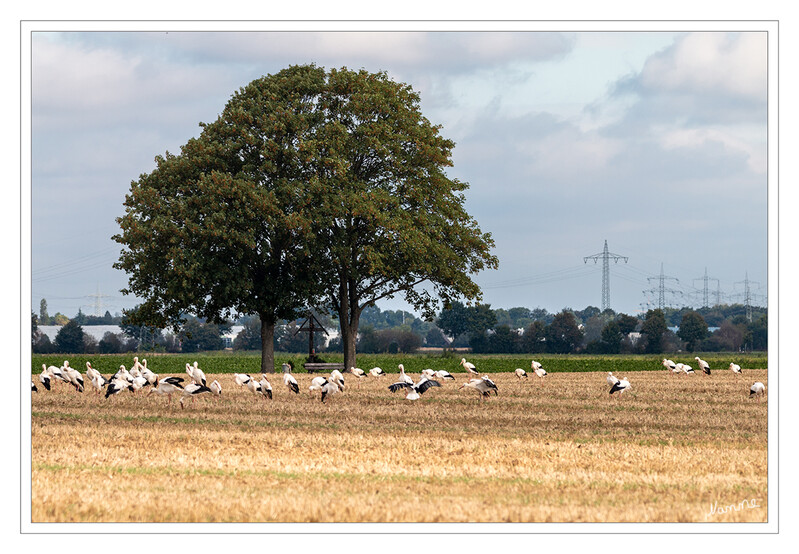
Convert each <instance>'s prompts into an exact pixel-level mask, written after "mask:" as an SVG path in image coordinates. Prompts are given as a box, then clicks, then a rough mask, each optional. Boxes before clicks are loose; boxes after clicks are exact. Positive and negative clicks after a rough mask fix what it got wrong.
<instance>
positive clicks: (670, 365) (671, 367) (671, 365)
mask: <svg viewBox="0 0 799 554" xmlns="http://www.w3.org/2000/svg"><path fill="white" fill-rule="evenodd" d="M660 363H661V364H662V365H663V367H665V368H666V371H670V372H671V374H672V375H674V374H675V373H679V372H680V370H679V369H678V368H677V364H675V363H674V362H673V361H671V360H669V359H667V358H663V361H662V362H660Z"/></svg>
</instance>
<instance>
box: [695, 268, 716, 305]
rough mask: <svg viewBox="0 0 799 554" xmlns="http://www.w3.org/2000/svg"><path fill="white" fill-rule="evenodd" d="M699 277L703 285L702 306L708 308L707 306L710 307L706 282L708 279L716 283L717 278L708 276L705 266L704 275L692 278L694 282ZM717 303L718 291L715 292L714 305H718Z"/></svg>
mask: <svg viewBox="0 0 799 554" xmlns="http://www.w3.org/2000/svg"><path fill="white" fill-rule="evenodd" d="M700 279H702V280H703V281H704V287H703V288H702V307H703V308H708V307H710V302H709V295H708V288H707V282H708V281H716V283H717V284H718V282H719V280H718V279H716V278H715V277H708V276H707V268H705V276H704V277H697V278H696V279H694V282H696V281H699V280H700ZM718 304H719V293H718V291H717V292H716V305H718Z"/></svg>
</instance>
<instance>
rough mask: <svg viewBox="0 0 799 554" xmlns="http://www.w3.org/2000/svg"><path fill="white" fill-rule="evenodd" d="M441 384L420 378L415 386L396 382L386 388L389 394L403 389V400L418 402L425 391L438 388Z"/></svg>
mask: <svg viewBox="0 0 799 554" xmlns="http://www.w3.org/2000/svg"><path fill="white" fill-rule="evenodd" d="M440 386H441V383H439V382H438V381H434V380H432V379H428V378H427V377H422V378H421V379H419V382H418V383H415V384H408V383H407V382H405V381H398V382H396V383H394V384H392V385H389V386H388V390H390V391H391V392H397V391H398V390H402V389H405V399H406V400H419V398H421V395H422V394H424V392H425V391H426V390H428V389H429V388H431V387H440Z"/></svg>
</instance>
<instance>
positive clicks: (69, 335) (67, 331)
mask: <svg viewBox="0 0 799 554" xmlns="http://www.w3.org/2000/svg"><path fill="white" fill-rule="evenodd" d="M54 344H55V347H56V351H57V352H62V353H64V354H80V353H82V352H83V327H81V326H80V325H78V323H77V322H75V321H70V322H68V323H66V324H65V325H64V326H63V327H61V329H59V330H58V334H57V335H56V336H55V341H54Z"/></svg>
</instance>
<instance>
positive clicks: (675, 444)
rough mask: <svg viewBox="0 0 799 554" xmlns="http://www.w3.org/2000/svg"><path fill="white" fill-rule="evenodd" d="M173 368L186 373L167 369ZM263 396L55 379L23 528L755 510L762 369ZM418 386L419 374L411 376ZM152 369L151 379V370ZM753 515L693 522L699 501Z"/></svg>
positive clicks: (763, 485)
mask: <svg viewBox="0 0 799 554" xmlns="http://www.w3.org/2000/svg"><path fill="white" fill-rule="evenodd" d="M183 376H184V377H185V374H184V375H183ZM295 376H296V378H297V379H298V381H299V382H300V386H301V393H300V394H299V395H294V394H291V393H290V392H289V391H288V390H287V389H286V388H285V387H284V386H283V384H282V379H281V376H280V375H275V376H273V378H271V381H272V385H273V388H274V392H275V395H274V399H273V400H271V401H269V400H265V399H263V397H256V396H254V395H253V394H251V393H250V392H249V391H247V390H246V389H241V388H239V387H238V386H236V385H235V384H234V382H233V378H232V375H227V374H220V375H214V376H213V378H216V379H218V380H219V381H220V383H221V384H222V387H223V394H222V396H221V397H210V396H205V397H200V398H198V399H197V400H196V402H194V403H193V404H192V403H191V402H188V403H187V406H186V408H185V409H181V408H180V405H179V404H178V403H177V402H176V400H177V398H175V399H173V401H172V402H171V403H169V402H167V399H166V398H160V397H157V396H156V395H152V396H150V397H145V396H144V395H141V396H139V395H136V394H133V393H124V394H120V395H117V396H115V397H111V398H109V399H107V400H106V399H105V398H103V397H102V396H98V395H96V394H95V393H94V392H92V391H89V390H87V391H86V392H84V393H77V392H76V391H75V390H74V389H72V388H71V387H67V386H65V385H64V384H61V385H60V386H59V387H57V390H54V391H49V392H48V391H41V392H39V393H33V398H32V468H31V470H32V520H33V521H34V522H53V521H57V522H79V521H80V522H83V521H86V522H189V521H191V522H218V521H229V522H239V521H240V522H245V521H246V522H277V521H281V522H581V521H609V522H610V521H613V522H616V521H618V522H638V521H641V522H691V521H699V522H704V521H757V522H762V521H766V520H767V512H766V507H765V506H766V505H767V492H768V487H767V478H766V469H767V425H766V424H767V421H766V419H767V413H766V411H767V410H766V408H767V402H766V401H759V400H755V399H750V398H748V391H749V386H750V385H751V384H752V383H753V382H754V381H762V382H763V383H765V384H766V386H768V382H767V380H766V379H767V372H766V370H762V369H757V370H746V369H745V370H744V375H735V374H732V373H731V372H730V371H724V370H718V371H714V372H713V374H712V375H711V376H709V377H707V376H702V375H691V376H671V375H669V374H668V373H667V372H666V371H647V372H630V373H625V374H623V376H624V377H627V378H628V379H629V380H630V382H631V384H632V388H631V390H630V391H629V392H628V393H626V394H625V396H624V397H622V398H617V397H616V395H614V397H609V395H608V390H609V387H608V386H607V385H606V383H605V376H606V373H598V372H584V373H553V374H550V375H549V376H547V378H546V379H545V381H544V382H543V383H540V382H539V381H538V380H534V379H535V377H531V378H530V379H529V380H528V381H527V382H521V383H520V382H518V381H517V379H516V377H515V376H514V375H513V374H511V373H499V374H495V375H492V378H493V379H494V381H495V382H496V383H497V385H498V387H499V395H498V396H496V397H495V396H492V397H491V398H490V399H488V400H487V401H482V402H481V401H479V399H478V395H477V394H476V393H475V392H474V391H472V390H468V389H462V390H459V389H458V387H459V386H460V384H461V383H462V382H464V381H465V375H464V374H457V375H456V378H457V382H452V381H447V382H444V383H443V386H442V387H441V388H433V389H430V390H429V391H428V392H426V393H425V394H424V395H422V398H421V399H420V400H419V401H415V402H410V401H407V400H405V399H404V398H403V396H402V394H401V393H396V394H392V393H390V392H389V391H388V390H387V386H388V385H389V384H390V383H391V382H393V376H387V377H385V378H382V379H376V378H373V377H370V378H364V379H363V380H362V381H361V383H360V384H358V383H356V382H355V381H356V380H355V378H354V377H353V376H351V375H347V376H346V377H347V389H346V391H345V392H344V393H343V394H338V395H335V396H333V397H332V398H331V399H330V400H329V401H328V402H326V403H324V404H322V403H321V402H320V401H319V397H318V396H314V397H311V396H310V395H309V393H308V385H309V384H310V380H311V377H313V376H312V375H307V374H297V375H295ZM411 376H412V377H414V379H418V377H419V375H418V374H411ZM162 377H163V375H162ZM752 499H757V505H758V506H761V507H758V508H749V509H741V510H737V511H736V510H729V511H728V513H715V514H713V515H711V516H710V517H708V512H709V511H710V506H711V505H712V504H714V503H716V504H717V506H718V507H723V506H729V505H732V504H734V505H736V507H738V506H739V505H740V503H741V502H742V501H744V500H748V501H749V502H751V501H752Z"/></svg>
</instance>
